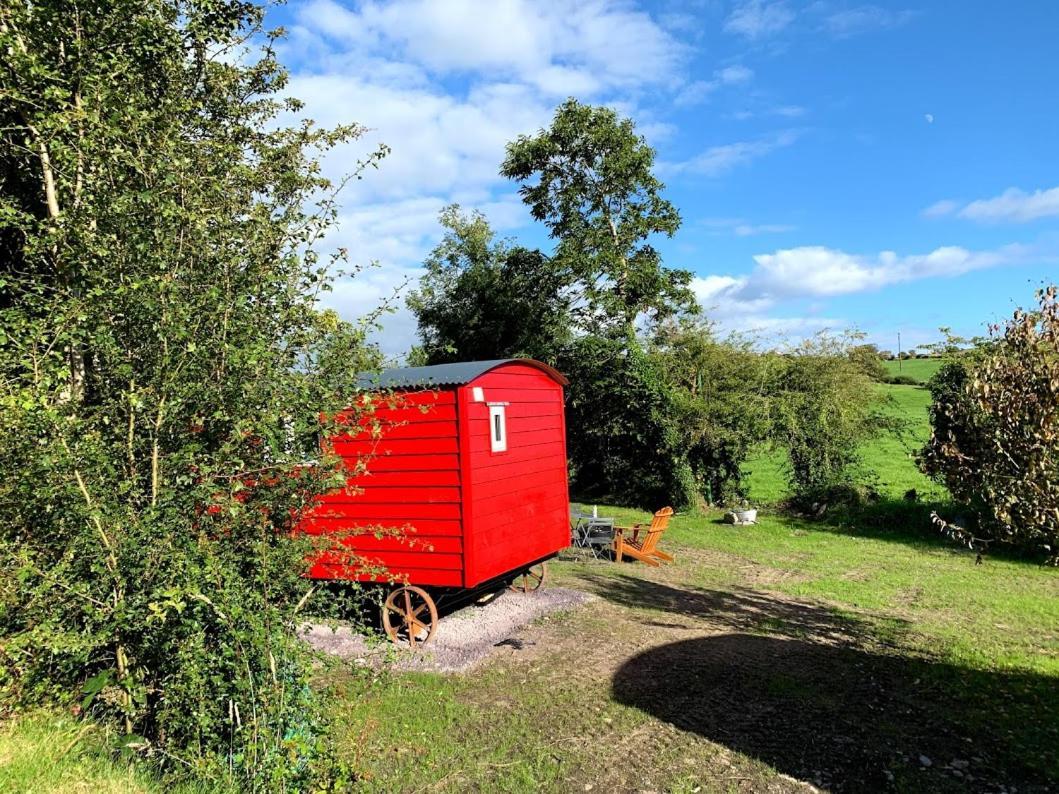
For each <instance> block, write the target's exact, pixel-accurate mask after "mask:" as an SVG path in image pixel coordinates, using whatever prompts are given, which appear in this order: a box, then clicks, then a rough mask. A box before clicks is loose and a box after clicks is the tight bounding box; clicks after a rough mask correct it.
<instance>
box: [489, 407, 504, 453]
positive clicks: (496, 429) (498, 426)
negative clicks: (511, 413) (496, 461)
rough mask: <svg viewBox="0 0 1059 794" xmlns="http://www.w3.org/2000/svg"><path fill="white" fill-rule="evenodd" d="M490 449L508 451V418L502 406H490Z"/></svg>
mask: <svg viewBox="0 0 1059 794" xmlns="http://www.w3.org/2000/svg"><path fill="white" fill-rule="evenodd" d="M489 449H490V450H492V451H493V452H506V451H507V417H506V416H505V411H504V406H502V405H490V406H489Z"/></svg>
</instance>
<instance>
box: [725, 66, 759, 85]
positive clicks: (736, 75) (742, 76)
mask: <svg viewBox="0 0 1059 794" xmlns="http://www.w3.org/2000/svg"><path fill="white" fill-rule="evenodd" d="M753 76H754V70H753V69H750V68H748V67H746V66H742V65H739V64H736V65H735V66H726V67H724V68H723V69H721V70H720V71H719V72H717V78H718V79H719V80H720V81H721V82H722V83H723V84H724V85H737V84H739V83H745V82H747V81H748V80H750V79H751V78H753Z"/></svg>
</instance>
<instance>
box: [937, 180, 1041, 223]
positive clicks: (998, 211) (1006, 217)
mask: <svg viewBox="0 0 1059 794" xmlns="http://www.w3.org/2000/svg"><path fill="white" fill-rule="evenodd" d="M953 213H955V214H956V215H958V216H959V217H961V218H966V219H967V220H972V221H978V222H980V223H1028V222H1030V221H1035V220H1040V219H1041V218H1053V217H1057V216H1059V187H1053V188H1049V189H1047V190H1035V191H1033V192H1032V193H1027V192H1026V191H1024V190H1019V189H1018V188H1014V187H1011V188H1008V189H1007V190H1005V191H1004V192H1003V193H1001V194H1000V195H999V196H994V197H993V198H988V199H978V200H977V201H972V202H971V203H969V204H966V205H964V206H963V207H961V206H960V203H959V202H956V201H952V200H949V199H946V200H944V201H939V202H937V203H936V204H933V205H931V206H930V207H927V208H926V209H925V210H923V214H924V215H925V216H927V217H931V218H936V217H941V216H944V215H952V214H953Z"/></svg>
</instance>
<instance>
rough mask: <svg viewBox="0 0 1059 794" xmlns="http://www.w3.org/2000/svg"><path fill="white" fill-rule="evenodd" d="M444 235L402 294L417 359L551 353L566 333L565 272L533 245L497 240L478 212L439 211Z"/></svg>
mask: <svg viewBox="0 0 1059 794" xmlns="http://www.w3.org/2000/svg"><path fill="white" fill-rule="evenodd" d="M441 225H442V226H443V227H444V228H445V229H447V232H446V234H445V237H444V238H443V239H442V241H441V242H440V243H439V244H438V245H437V247H436V248H435V249H434V250H433V251H432V252H431V254H430V256H429V257H427V260H426V262H425V263H424V266H425V269H426V273H425V274H424V276H423V278H422V279H421V280H420V282H419V287H418V289H417V290H416V291H414V292H412V293H411V294H410V295H409V297H408V306H409V308H410V309H411V310H412V311H413V312H414V313H415V315H416V319H417V321H418V324H419V337H420V341H421V347H420V350H419V356H420V357H421V359H422V363H424V364H440V363H444V362H447V361H459V360H468V359H469V360H482V359H491V358H516V357H520V356H528V357H531V358H533V357H535V358H551V357H552V355H553V352H554V351H555V350H557V349H558V348H560V347H561V346H562V345H563V344H564V343H565V341H566V340H567V338H568V337H569V323H570V317H569V314H570V306H569V297H568V295H569V290H568V283H569V278H568V275H567V273H566V272H565V271H564V269H563V268H561V267H560V266H559V265H558V264H557V263H556V262H555V261H553V260H552V259H550V258H549V257H547V256H545V255H544V254H542V253H541V252H539V251H533V250H529V249H526V248H522V247H519V246H513V245H511V244H510V243H508V242H507V241H498V240H496V238H495V235H494V234H493V230H492V229H491V228H490V226H489V222H488V221H487V220H486V219H485V217H484V216H483V215H481V214H479V213H475V214H473V215H470V216H468V215H465V214H464V213H462V212H461V211H460V208H459V207H458V206H455V205H453V206H451V207H447V208H446V209H444V210H443V211H442V213H441Z"/></svg>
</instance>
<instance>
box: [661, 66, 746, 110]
mask: <svg viewBox="0 0 1059 794" xmlns="http://www.w3.org/2000/svg"><path fill="white" fill-rule="evenodd" d="M753 78H754V70H753V69H750V68H748V67H746V66H741V65H735V66H726V67H725V68H723V69H718V70H717V71H716V72H714V73H713V78H712V79H710V80H693V81H692V82H690V83H688V84H687V85H686V86H684V88H682V89H681V90H680V91H679V92H678V93H677V95H676V97H674V99H673V102H674V104H676V105H677V106H679V107H684V106H687V105H695V104H698V103H699V102H703V101H705V100H706V99H707V98H708V97H709V96H710V94H712V93H713V92H714V91H716V90H717V89H719V88H722V87H724V86H733V85H740V84H742V83H747V82H749V81H750V80H752V79H753Z"/></svg>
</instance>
